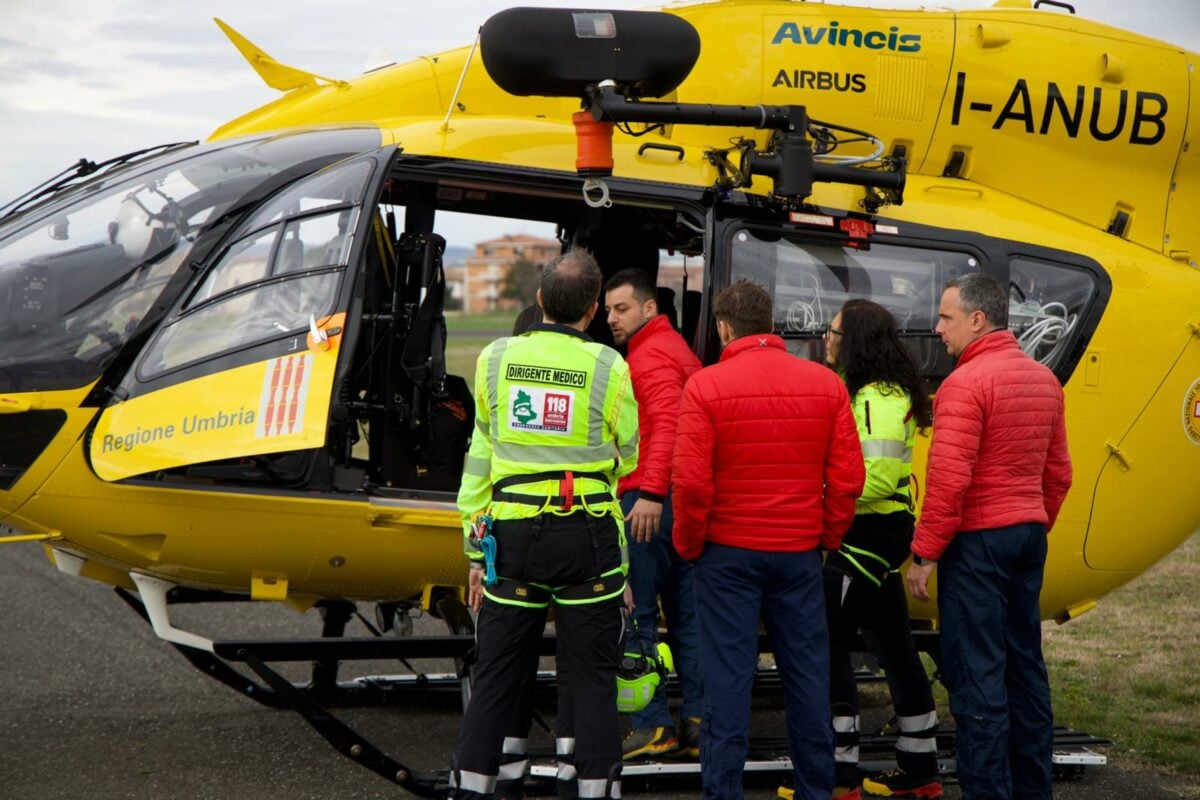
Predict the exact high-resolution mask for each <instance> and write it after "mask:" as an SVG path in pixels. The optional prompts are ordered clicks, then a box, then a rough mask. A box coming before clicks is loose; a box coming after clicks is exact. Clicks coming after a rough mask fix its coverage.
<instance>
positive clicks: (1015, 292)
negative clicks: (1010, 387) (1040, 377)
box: [1008, 256, 1096, 369]
mask: <svg viewBox="0 0 1200 800" xmlns="http://www.w3.org/2000/svg"><path fill="white" fill-rule="evenodd" d="M1095 289H1096V280H1095V278H1094V277H1093V276H1092V274H1091V273H1089V272H1086V271H1084V270H1080V269H1072V268H1070V267H1066V266H1062V265H1059V264H1051V263H1049V262H1046V261H1039V260H1036V259H1032V258H1027V257H1023V256H1018V257H1015V258H1013V259H1011V260H1010V261H1009V284H1008V327H1009V330H1011V331H1012V332H1013V333H1014V334H1015V335H1016V337H1017V341H1019V342H1020V343H1021V349H1022V350H1024V351H1025V352H1026V353H1028V354H1029V355H1030V356H1032V357H1034V358H1036V359H1037V360H1038V361H1040V362H1042V363H1043V364H1045V365H1046V366H1048V367H1050V368H1052V369H1053V368H1054V367H1056V366H1058V365H1059V364H1060V363H1061V362H1062V360H1063V358H1064V357H1065V355H1066V353H1067V349H1068V345H1069V343H1070V342H1071V340H1072V339H1073V338H1074V337H1073V336H1072V334H1073V333H1074V332H1075V330H1076V328H1077V327H1078V325H1079V320H1080V318H1081V317H1082V316H1083V312H1084V309H1085V307H1086V306H1087V303H1088V300H1089V299H1090V298H1091V297H1092V295H1093V294H1095Z"/></svg>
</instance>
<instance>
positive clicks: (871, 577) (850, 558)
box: [842, 551, 883, 587]
mask: <svg viewBox="0 0 1200 800" xmlns="http://www.w3.org/2000/svg"><path fill="white" fill-rule="evenodd" d="M842 558H844V559H846V560H847V561H849V562H850V563H851V564H853V565H854V568H855V569H857V570H858V571H859V572H861V573H862V574H863V577H864V578H866V579H867V580H869V581H870V582H871V583H873V584H875V585H876V586H877V587H878V586H883V581H881V580H879V578H876V577H875V576H874V575H872V574H871V573H870V571H869V570H867V568H866V567H864V566H863V565H862V564H860V563H858V559H856V558H855V557H854V556H852V555H850V554H849V553H847V552H845V551H842Z"/></svg>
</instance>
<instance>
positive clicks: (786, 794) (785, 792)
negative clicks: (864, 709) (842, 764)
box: [775, 786, 862, 800]
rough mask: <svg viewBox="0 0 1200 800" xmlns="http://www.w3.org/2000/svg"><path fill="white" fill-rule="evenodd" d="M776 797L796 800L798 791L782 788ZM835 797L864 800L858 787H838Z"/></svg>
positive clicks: (837, 798) (844, 799)
mask: <svg viewBox="0 0 1200 800" xmlns="http://www.w3.org/2000/svg"><path fill="white" fill-rule="evenodd" d="M775 796H776V797H779V798H781V800H794V798H795V797H796V790H795V789H793V788H792V787H791V786H780V787H779V789H778V790H776V792H775ZM833 797H834V800H862V791H861V790H860V789H859V788H858V787H857V786H855V787H854V788H847V787H845V786H838V787H835V788H834V790H833Z"/></svg>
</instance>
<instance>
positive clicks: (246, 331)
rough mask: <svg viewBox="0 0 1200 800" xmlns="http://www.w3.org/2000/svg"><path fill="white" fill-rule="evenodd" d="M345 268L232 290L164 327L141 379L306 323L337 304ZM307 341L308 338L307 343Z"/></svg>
mask: <svg viewBox="0 0 1200 800" xmlns="http://www.w3.org/2000/svg"><path fill="white" fill-rule="evenodd" d="M340 279H341V273H340V272H323V273H320V274H317V275H306V276H303V277H298V278H289V279H286V280H282V281H273V282H271V283H266V284H262V285H259V286H257V287H254V288H251V289H248V290H246V291H242V292H236V293H232V294H230V295H228V296H226V297H224V298H222V299H220V300H217V301H216V302H213V303H209V304H207V305H205V306H204V307H202V308H199V309H197V310H196V311H195V312H194V313H191V314H188V315H187V316H186V317H184V318H182V319H181V320H179V321H178V322H176V323H175V324H173V325H170V326H168V327H167V328H166V329H164V330H163V332H162V334H161V335H160V336H159V337H158V339H157V340H155V342H154V344H153V345H152V346H151V348H150V350H148V351H147V353H146V356H145V358H144V360H143V361H142V364H141V365H140V367H139V371H138V378H139V379H141V380H150V379H151V378H154V377H156V376H158V375H161V374H163V373H164V372H169V371H171V370H173V369H176V368H177V367H182V366H184V365H187V364H191V363H193V362H195V361H198V360H200V359H204V358H208V357H210V356H212V355H213V354H216V353H221V352H227V351H231V350H236V349H238V348H240V347H242V346H244V345H247V344H250V343H253V342H258V341H263V340H266V339H272V338H277V337H279V336H282V335H284V334H287V333H290V332H292V331H297V330H300V329H303V328H306V327H307V326H308V324H309V317H310V316H312V317H315V318H316V319H320V318H321V317H323V316H325V315H326V314H328V313H329V312H330V311H331V310H332V309H333V304H334V301H335V300H336V299H337V292H338V285H339V281H340ZM301 346H303V343H301Z"/></svg>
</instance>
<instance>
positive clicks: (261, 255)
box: [188, 209, 357, 307]
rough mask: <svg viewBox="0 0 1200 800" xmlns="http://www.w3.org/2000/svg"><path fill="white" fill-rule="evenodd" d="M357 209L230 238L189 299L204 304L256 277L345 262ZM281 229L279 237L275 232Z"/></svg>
mask: <svg viewBox="0 0 1200 800" xmlns="http://www.w3.org/2000/svg"><path fill="white" fill-rule="evenodd" d="M356 219H357V209H343V210H341V211H336V212H334V213H332V214H322V215H320V216H315V217H304V218H302V219H299V220H292V221H291V222H289V223H287V225H284V226H280V225H275V226H273V227H271V228H269V229H267V230H266V231H260V232H258V233H256V234H252V235H251V236H248V237H246V238H245V239H242V240H240V241H237V242H234V243H233V244H232V245H230V246H229V249H228V250H226V252H225V254H224V255H223V256H221V259H220V261H218V262H217V264H216V266H214V267H213V268H212V269H211V270H209V272H208V274H207V275H206V276H205V277H204V282H203V283H202V284H200V287H199V288H198V289H197V290H196V293H195V294H194V295H193V296H192V299H191V301H190V302H189V303H188V305H189V307H192V306H196V305H199V304H201V303H205V302H208V301H209V300H212V299H213V298H215V297H219V296H221V295H222V294H225V293H226V292H230V291H233V290H234V289H237V288H239V287H241V286H245V285H246V284H248V283H253V282H255V281H261V280H266V279H268V278H273V277H276V276H280V275H285V274H288V273H292V272H301V271H304V270H310V269H319V268H321V267H330V266H345V264H346V260H347V258H348V257H349V254H350V245H351V242H352V233H351V232H352V231H353V230H354V223H355V220H356ZM281 230H282V232H283V233H282V238H280V231H281Z"/></svg>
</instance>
